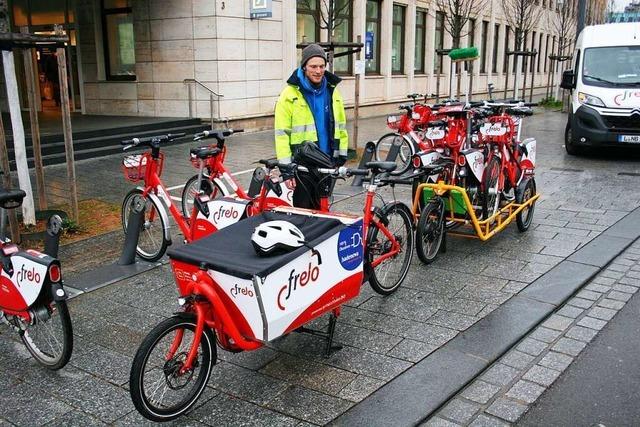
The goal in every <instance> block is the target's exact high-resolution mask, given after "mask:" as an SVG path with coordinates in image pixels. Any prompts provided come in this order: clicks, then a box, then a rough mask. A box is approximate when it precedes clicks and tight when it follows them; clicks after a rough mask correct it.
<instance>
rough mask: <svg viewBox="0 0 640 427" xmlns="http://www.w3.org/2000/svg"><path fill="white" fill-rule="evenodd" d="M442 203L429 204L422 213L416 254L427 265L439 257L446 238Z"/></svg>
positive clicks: (417, 234)
mask: <svg viewBox="0 0 640 427" xmlns="http://www.w3.org/2000/svg"><path fill="white" fill-rule="evenodd" d="M442 210H443V206H442V203H440V202H438V201H431V202H429V203H428V204H427V205H426V206H425V207H424V209H422V211H421V212H420V220H419V221H418V228H417V230H416V252H418V258H420V261H422V262H423V263H425V264H430V263H432V262H433V260H435V259H436V256H438V252H439V251H440V247H441V246H442V239H443V238H444V212H443V211H442Z"/></svg>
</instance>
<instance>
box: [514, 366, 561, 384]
mask: <svg viewBox="0 0 640 427" xmlns="http://www.w3.org/2000/svg"><path fill="white" fill-rule="evenodd" d="M558 376H560V371H556V370H555V369H549V368H546V367H544V366H540V365H534V366H532V367H531V369H529V370H528V371H527V373H525V374H524V376H523V377H522V378H524V379H525V380H529V381H532V382H534V383H537V384H540V385H543V386H545V387H549V386H550V385H551V384H553V382H554V381H555V380H556V379H557V378H558Z"/></svg>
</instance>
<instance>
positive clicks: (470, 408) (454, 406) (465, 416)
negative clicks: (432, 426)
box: [439, 399, 480, 424]
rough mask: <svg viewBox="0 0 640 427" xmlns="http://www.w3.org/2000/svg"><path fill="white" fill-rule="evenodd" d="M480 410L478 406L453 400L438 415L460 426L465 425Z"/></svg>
mask: <svg viewBox="0 0 640 427" xmlns="http://www.w3.org/2000/svg"><path fill="white" fill-rule="evenodd" d="M479 409H480V405H478V404H477V403H474V402H468V401H465V400H462V399H453V400H452V401H450V402H449V403H448V404H447V405H446V406H445V407H444V408H442V410H441V411H440V413H439V415H440V416H442V417H445V418H448V419H450V420H452V421H455V422H457V423H460V424H467V423H468V422H469V421H471V419H472V418H473V416H474V415H475V414H476V412H478V410H479Z"/></svg>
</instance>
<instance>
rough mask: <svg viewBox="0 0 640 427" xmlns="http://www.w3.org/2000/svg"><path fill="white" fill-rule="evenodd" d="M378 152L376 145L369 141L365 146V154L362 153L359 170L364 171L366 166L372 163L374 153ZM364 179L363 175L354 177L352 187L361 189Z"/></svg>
mask: <svg viewBox="0 0 640 427" xmlns="http://www.w3.org/2000/svg"><path fill="white" fill-rule="evenodd" d="M375 151H376V143H375V142H373V141H369V142H367V143H366V144H365V145H364V152H363V153H362V159H360V164H359V165H358V169H364V165H366V164H367V163H368V162H370V161H371V159H372V158H373V153H374V152H375ZM363 180H364V177H363V176H361V175H356V176H354V177H353V181H352V182H351V186H353V187H360V186H361V185H362V181H363Z"/></svg>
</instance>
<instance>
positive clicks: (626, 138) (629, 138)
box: [618, 135, 640, 144]
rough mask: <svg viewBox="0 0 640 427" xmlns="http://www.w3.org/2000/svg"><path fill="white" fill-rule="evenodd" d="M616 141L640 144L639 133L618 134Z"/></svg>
mask: <svg viewBox="0 0 640 427" xmlns="http://www.w3.org/2000/svg"><path fill="white" fill-rule="evenodd" d="M618 141H619V142H630V143H632V144H640V135H618Z"/></svg>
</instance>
